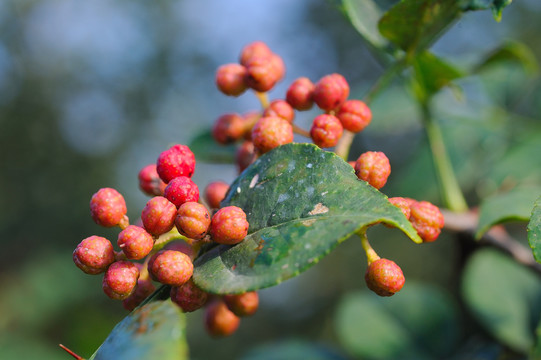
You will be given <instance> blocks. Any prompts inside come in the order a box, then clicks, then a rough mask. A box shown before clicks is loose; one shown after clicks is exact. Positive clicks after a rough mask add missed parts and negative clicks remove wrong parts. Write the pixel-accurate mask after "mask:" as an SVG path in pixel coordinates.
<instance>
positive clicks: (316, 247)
mask: <svg viewBox="0 0 541 360" xmlns="http://www.w3.org/2000/svg"><path fill="white" fill-rule="evenodd" d="M222 205H224V206H229V205H235V206H238V207H240V208H242V209H243V210H244V211H245V212H246V214H247V218H248V222H249V223H250V228H249V232H248V236H247V237H246V238H245V239H244V241H242V242H241V243H239V244H237V245H235V246H226V245H220V246H217V247H214V248H212V249H211V250H209V251H208V252H207V253H205V254H203V255H202V256H200V257H199V258H198V259H197V260H196V261H195V263H194V264H195V269H194V275H193V278H194V281H195V283H196V284H197V285H198V286H200V287H201V288H202V289H204V290H206V291H208V292H211V293H218V294H226V293H241V292H245V291H252V290H257V289H261V288H264V287H269V286H273V285H276V284H278V283H280V282H281V281H283V280H286V279H289V278H291V277H294V276H296V275H298V274H299V273H301V272H302V271H304V270H306V269H308V268H309V267H310V266H312V265H314V264H315V263H317V262H318V261H319V260H320V259H321V258H322V257H324V256H325V255H327V254H328V253H329V252H330V251H331V250H332V249H333V248H334V247H335V246H337V245H338V244H339V243H340V242H342V241H344V240H346V239H347V238H349V237H350V236H351V235H353V234H354V233H355V232H356V231H358V230H359V229H362V228H365V227H366V226H368V225H371V224H375V223H378V222H385V223H387V224H390V225H392V226H395V227H397V228H399V229H401V230H402V231H403V232H404V233H405V234H406V235H408V236H409V237H410V238H411V239H412V240H413V241H415V242H417V243H420V242H421V239H420V238H419V237H418V235H417V233H416V231H415V230H414V229H413V227H412V226H411V224H410V222H409V221H408V220H407V219H406V218H405V217H404V215H403V214H402V212H401V211H400V210H399V209H398V208H397V207H394V206H393V205H391V204H390V203H389V202H388V200H387V197H386V196H385V195H384V194H382V193H380V192H379V191H377V190H376V189H375V188H373V187H372V186H370V185H368V184H367V183H366V182H364V181H361V180H358V179H357V177H356V176H355V174H354V172H353V168H352V167H351V166H350V165H349V164H347V163H346V162H344V161H343V160H342V159H341V158H340V157H338V156H336V155H335V154H333V153H331V152H326V151H323V150H321V149H319V148H318V147H317V146H315V145H312V144H288V145H284V146H281V147H279V148H276V149H274V150H272V151H270V152H269V153H267V154H265V155H264V156H262V157H261V158H259V159H258V160H257V161H256V162H255V163H254V164H252V165H251V166H250V167H249V168H248V169H246V170H245V171H244V172H243V173H242V174H241V176H240V177H239V178H237V180H235V182H234V183H233V184H232V185H231V190H230V191H229V193H228V196H227V197H226V199H224V201H223V202H222Z"/></svg>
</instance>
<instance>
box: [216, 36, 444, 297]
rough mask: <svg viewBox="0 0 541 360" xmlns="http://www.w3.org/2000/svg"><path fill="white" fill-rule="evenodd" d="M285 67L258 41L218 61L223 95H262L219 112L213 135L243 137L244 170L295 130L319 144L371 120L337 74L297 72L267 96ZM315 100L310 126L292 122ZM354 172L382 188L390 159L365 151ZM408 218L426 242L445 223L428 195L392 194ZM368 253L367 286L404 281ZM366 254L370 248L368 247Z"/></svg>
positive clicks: (377, 288) (391, 288) (384, 287)
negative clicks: (281, 90)
mask: <svg viewBox="0 0 541 360" xmlns="http://www.w3.org/2000/svg"><path fill="white" fill-rule="evenodd" d="M284 73H285V67H284V63H283V61H282V60H281V58H280V57H279V56H278V55H276V54H275V53H273V52H272V51H271V50H270V49H269V47H268V46H267V45H266V44H265V43H263V42H260V41H256V42H253V43H251V44H249V45H247V46H245V47H244V48H243V50H242V51H241V54H240V61H239V63H232V64H226V65H222V66H221V67H219V68H218V70H217V72H216V85H217V86H218V89H220V91H222V92H223V93H224V94H226V95H230V96H239V95H240V94H242V93H244V92H245V91H246V90H247V89H250V88H251V89H252V90H254V91H255V92H256V95H257V96H258V98H259V99H260V100H261V104H262V106H263V109H262V111H251V112H248V113H246V114H245V115H240V114H225V115H223V116H221V117H219V118H218V120H217V121H216V122H215V125H214V128H213V136H214V138H215V140H216V141H217V142H218V143H220V144H230V143H234V142H237V141H240V140H243V141H244V142H243V143H242V145H241V146H240V147H239V149H238V151H237V157H236V162H237V166H238V168H239V170H240V171H243V170H244V169H245V168H246V167H248V165H250V163H252V162H253V161H255V159H256V158H257V156H259V155H261V154H263V153H266V152H267V151H269V150H272V149H273V148H275V147H278V146H280V145H283V144H287V143H290V142H292V141H293V133H294V132H297V133H299V134H301V135H304V136H306V137H309V138H311V140H312V141H313V143H314V144H316V145H318V146H319V147H321V148H330V147H334V146H336V145H337V144H338V141H339V140H340V138H341V137H342V134H343V132H344V130H346V131H349V132H351V133H358V132H360V131H362V130H364V129H365V128H366V127H367V126H368V125H369V124H370V122H371V120H372V112H371V110H370V108H369V107H368V106H367V105H366V104H365V103H364V102H362V101H361V100H355V99H349V100H348V96H349V92H350V90H349V84H348V82H347V81H346V79H345V78H344V77H343V76H342V75H340V74H331V75H326V76H324V77H322V78H321V79H320V80H319V81H317V82H316V83H315V84H314V83H313V82H312V81H311V80H310V79H308V78H306V77H300V78H298V79H296V80H295V81H293V83H292V84H291V85H290V86H289V88H288V90H287V92H286V94H285V99H277V100H273V101H272V102H270V103H269V102H268V100H267V95H266V92H267V91H269V90H271V89H272V88H273V86H274V85H275V84H276V83H277V82H278V81H280V80H281V79H282V78H283V76H284ZM314 104H316V105H317V107H319V108H320V109H321V110H322V111H324V112H325V113H324V114H321V115H318V116H316V117H315V118H314V119H313V121H312V127H311V129H310V131H309V132H308V131H304V130H302V129H300V128H299V127H297V126H295V125H294V124H293V121H294V119H295V110H297V111H303V110H309V109H311V108H312V107H313V105H314ZM350 164H351V166H353V168H354V169H355V174H356V175H357V177H358V178H359V179H361V180H364V181H366V182H368V183H369V184H370V185H372V186H373V187H375V188H376V189H378V190H379V189H381V188H382V187H383V186H384V185H385V184H386V183H387V179H388V177H389V175H390V173H391V165H390V163H389V159H388V158H387V156H386V155H385V154H384V153H383V152H377V151H367V152H365V153H363V154H361V155H360V156H359V157H358V159H357V160H356V161H351V162H350ZM389 201H390V202H391V203H392V204H393V205H395V206H398V207H399V208H400V209H401V210H402V211H403V213H404V215H405V216H406V217H407V218H408V220H410V222H411V224H412V225H413V227H414V228H415V229H416V230H417V233H418V234H419V236H420V237H421V238H422V239H423V241H424V242H432V241H434V240H436V238H437V237H438V236H439V234H440V232H441V229H442V228H443V215H442V214H441V212H440V210H439V209H438V208H437V207H436V206H434V205H432V204H431V203H429V202H427V201H420V202H417V201H416V200H413V199H409V198H401V197H396V198H391V199H389ZM370 251H372V252H373V253H374V255H373V256H368V258H369V267H368V269H367V272H366V276H365V278H366V283H367V285H368V287H369V288H370V289H371V290H373V291H374V292H376V293H377V294H379V295H382V296H390V295H392V294H394V293H396V292H397V291H399V290H400V289H401V288H402V286H403V285H404V281H405V278H404V275H403V273H402V270H401V269H400V267H399V266H398V265H396V263H394V262H393V261H391V260H388V259H380V258H379V256H377V254H375V252H374V251H373V249H371V248H370ZM367 255H368V253H367Z"/></svg>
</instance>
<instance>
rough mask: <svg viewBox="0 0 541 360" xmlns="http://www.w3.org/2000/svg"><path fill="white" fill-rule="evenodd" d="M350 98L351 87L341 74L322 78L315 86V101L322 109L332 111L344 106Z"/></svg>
mask: <svg viewBox="0 0 541 360" xmlns="http://www.w3.org/2000/svg"><path fill="white" fill-rule="evenodd" d="M348 96H349V85H348V83H347V81H346V79H345V78H344V77H343V76H342V75H340V74H331V75H327V76H324V77H322V78H321V79H320V80H319V81H318V82H317V83H316V85H315V88H314V94H313V99H314V102H315V103H316V104H317V106H319V108H320V109H322V110H325V111H331V110H334V109H336V108H338V107H339V106H340V105H342V104H343V103H344V102H345V101H346V100H347V98H348Z"/></svg>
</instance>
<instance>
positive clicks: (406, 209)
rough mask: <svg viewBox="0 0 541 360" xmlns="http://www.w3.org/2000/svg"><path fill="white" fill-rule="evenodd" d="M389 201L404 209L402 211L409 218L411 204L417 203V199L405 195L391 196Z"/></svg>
mask: <svg viewBox="0 0 541 360" xmlns="http://www.w3.org/2000/svg"><path fill="white" fill-rule="evenodd" d="M389 202H390V203H391V204H393V205H394V206H396V207H397V208H399V209H400V210H402V213H403V214H404V216H405V217H406V218H407V219H408V220H409V218H410V214H411V208H410V206H411V205H412V204H413V203H415V202H416V201H415V200H413V199H410V198H404V197H392V198H389Z"/></svg>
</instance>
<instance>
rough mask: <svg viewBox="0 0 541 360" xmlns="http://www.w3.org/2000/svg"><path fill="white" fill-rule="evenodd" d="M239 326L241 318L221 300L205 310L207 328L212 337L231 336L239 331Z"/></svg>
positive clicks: (212, 303)
mask: <svg viewBox="0 0 541 360" xmlns="http://www.w3.org/2000/svg"><path fill="white" fill-rule="evenodd" d="M239 324H240V319H239V317H238V316H237V315H235V314H233V312H232V311H231V310H229V309H228V308H227V305H225V303H224V302H223V301H221V300H215V301H213V302H211V303H210V304H209V305H208V306H207V307H206V309H205V328H206V329H207V332H208V333H209V334H210V335H212V336H215V337H220V336H229V335H231V334H233V333H234V332H235V331H236V330H237V329H238V327H239Z"/></svg>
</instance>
